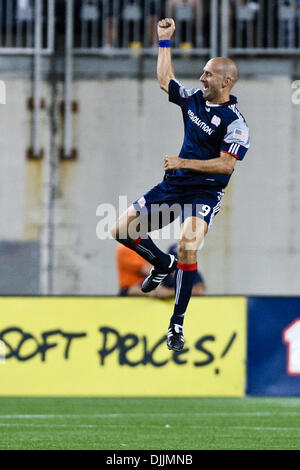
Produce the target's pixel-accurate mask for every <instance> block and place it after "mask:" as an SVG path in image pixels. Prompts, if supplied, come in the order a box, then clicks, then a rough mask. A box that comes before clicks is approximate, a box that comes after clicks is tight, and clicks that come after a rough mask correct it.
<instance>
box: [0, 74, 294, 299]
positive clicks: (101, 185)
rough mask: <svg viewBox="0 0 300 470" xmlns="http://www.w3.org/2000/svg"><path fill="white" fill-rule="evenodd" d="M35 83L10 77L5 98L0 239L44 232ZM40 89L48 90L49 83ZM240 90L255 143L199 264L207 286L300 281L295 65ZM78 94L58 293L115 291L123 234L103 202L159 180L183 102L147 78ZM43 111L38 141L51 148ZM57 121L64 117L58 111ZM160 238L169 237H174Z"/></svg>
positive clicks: (177, 139)
mask: <svg viewBox="0 0 300 470" xmlns="http://www.w3.org/2000/svg"><path fill="white" fill-rule="evenodd" d="M2 79H3V77H2ZM181 81H182V82H183V83H184V84H186V85H187V86H197V83H198V82H197V80H190V79H188V80H184V79H183V78H182V79H181ZM29 83H30V82H29V81H27V80H25V79H22V78H18V79H14V81H13V83H12V84H11V85H10V86H11V91H10V89H8V100H7V104H6V105H3V106H1V108H0V112H1V117H2V119H1V122H2V129H3V130H4V132H3V133H2V136H1V138H0V144H1V148H2V156H1V160H0V194H1V197H0V208H1V230H0V239H1V240H22V239H29V240H37V239H38V238H39V233H40V224H41V210H42V209H41V204H40V201H41V173H42V165H43V163H41V162H28V161H26V159H25V148H26V146H27V145H28V142H29V141H30V130H31V124H30V116H29V115H28V112H27V111H26V107H25V103H26V99H27V97H28V96H29V95H30V85H29ZM43 92H44V95H45V97H46V98H47V99H48V102H49V97H50V88H49V86H48V85H47V84H44V88H43ZM235 93H236V94H237V95H238V97H239V107H240V110H241V111H242V112H243V114H244V115H245V116H246V118H247V121H248V124H249V126H250V130H251V143H252V146H251V150H250V151H249V152H248V154H247V156H246V157H245V160H244V161H243V162H237V165H236V171H235V174H234V175H233V177H232V180H231V183H230V185H229V187H228V189H227V191H226V195H225V197H224V200H223V201H224V202H223V208H222V210H221V212H220V214H219V215H218V216H217V217H216V219H215V221H214V224H213V226H212V228H211V230H210V233H209V235H208V237H207V239H206V241H205V244H204V248H203V249H202V251H201V252H200V253H199V262H200V267H201V270H202V272H203V274H204V277H205V279H206V283H207V287H208V293H209V294H270V295H272V294H274V295H276V294H287V295H295V294H298V293H299V286H300V273H299V268H298V266H299V261H300V248H299V240H300V187H299V185H298V178H299V174H300V162H299V150H300V148H299V147H300V143H299V138H298V136H297V130H298V126H299V122H300V106H297V105H293V104H292V102H291V93H292V90H291V79H290V77H288V76H281V77H266V76H264V77H262V78H255V79H254V78H251V79H250V78H249V79H248V80H247V79H242V80H240V82H239V83H238V85H237V86H236V89H235ZM10 94H11V96H12V95H13V96H12V98H11V99H10ZM59 94H60V96H62V88H61V87H59ZM73 98H74V99H75V100H76V101H77V102H78V105H79V113H77V114H76V115H74V120H73V132H74V146H75V147H76V148H77V149H78V155H79V157H78V160H77V161H68V162H61V163H60V164H59V169H58V175H57V176H58V182H59V191H58V192H57V195H56V196H57V197H56V201H55V237H54V240H55V250H54V254H55V256H54V276H53V281H54V283H53V293H54V294H96V295H99V294H115V293H116V292H117V276H116V269H115V259H114V255H115V248H116V243H115V242H114V241H113V240H109V239H108V240H103V241H100V240H99V239H97V237H96V225H97V223H98V222H99V220H100V219H99V217H96V209H97V207H98V205H99V204H102V203H109V204H112V205H114V206H115V207H116V208H118V204H119V196H120V195H124V196H126V197H127V200H128V203H131V202H132V201H133V200H135V199H136V198H137V197H139V196H141V195H142V194H143V193H144V192H146V191H147V190H148V189H150V188H151V187H152V186H153V185H155V184H157V183H158V182H159V181H161V179H162V177H163V169H162V168H163V157H164V155H165V154H167V153H168V154H173V155H176V154H178V152H179V150H180V147H181V143H182V138H183V126H182V121H181V111H180V109H179V108H178V107H176V106H175V105H173V104H170V103H168V97H167V95H166V94H165V93H164V92H162V91H161V90H160V89H159V87H158V85H157V83H156V81H155V80H150V79H147V80H144V81H142V80H140V81H138V80H134V79H115V80H108V79H107V80H105V79H89V80H78V81H76V82H75V83H74V89H73ZM47 113H48V111H47V110H45V111H44V114H43V122H42V143H43V146H44V147H45V149H46V151H49V141H50V137H49V117H48V114H47ZM57 122H58V124H59V126H60V125H61V122H60V118H59V113H58V111H57ZM59 139H60V136H58V139H57V146H59V145H60V141H59ZM158 243H159V245H160V246H161V247H162V248H167V246H168V245H169V244H170V243H171V242H170V241H168V240H160V241H159V242H158Z"/></svg>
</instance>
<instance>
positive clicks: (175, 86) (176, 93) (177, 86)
mask: <svg viewBox="0 0 300 470" xmlns="http://www.w3.org/2000/svg"><path fill="white" fill-rule="evenodd" d="M197 91H199V88H185V87H184V86H183V85H182V83H180V82H179V81H178V80H175V78H173V79H172V80H170V83H169V101H170V102H171V103H175V104H178V106H180V107H181V108H182V107H183V106H184V105H185V104H186V102H187V100H188V99H189V98H190V97H191V96H192V95H194V94H195V93H197Z"/></svg>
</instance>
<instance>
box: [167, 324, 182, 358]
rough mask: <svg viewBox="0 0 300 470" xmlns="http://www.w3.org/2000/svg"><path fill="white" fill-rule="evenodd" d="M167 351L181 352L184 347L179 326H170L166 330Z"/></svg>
mask: <svg viewBox="0 0 300 470" xmlns="http://www.w3.org/2000/svg"><path fill="white" fill-rule="evenodd" d="M167 346H168V349H172V350H173V351H181V350H182V349H183V346H184V328H183V326H181V325H173V324H171V325H170V326H169V329H168V338H167Z"/></svg>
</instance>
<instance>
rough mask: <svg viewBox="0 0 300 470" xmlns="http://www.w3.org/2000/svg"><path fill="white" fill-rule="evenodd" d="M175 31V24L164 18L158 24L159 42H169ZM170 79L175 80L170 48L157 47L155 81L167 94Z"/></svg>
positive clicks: (171, 20) (170, 19)
mask: <svg viewBox="0 0 300 470" xmlns="http://www.w3.org/2000/svg"><path fill="white" fill-rule="evenodd" d="M174 31H175V22H174V20H173V19H172V18H165V19H163V20H161V21H159V22H158V25H157V34H158V39H159V40H160V41H168V40H171V37H172V36H173V33H174ZM172 78H175V75H174V70H173V65H172V57H171V48H170V47H159V48H158V58H157V79H158V82H159V86H160V88H162V90H164V91H165V92H167V93H168V92H169V83H170V80H172Z"/></svg>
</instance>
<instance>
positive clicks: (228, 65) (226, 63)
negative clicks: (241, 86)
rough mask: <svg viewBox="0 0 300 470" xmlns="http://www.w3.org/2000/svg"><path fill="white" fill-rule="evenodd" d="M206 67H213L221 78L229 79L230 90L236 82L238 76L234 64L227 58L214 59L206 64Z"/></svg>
mask: <svg viewBox="0 0 300 470" xmlns="http://www.w3.org/2000/svg"><path fill="white" fill-rule="evenodd" d="M207 65H210V66H211V67H213V68H214V69H215V70H216V71H218V72H219V73H220V74H222V75H223V78H230V80H231V88H232V87H233V85H234V84H235V83H236V82H237V81H238V79H239V74H238V68H237V65H236V63H235V62H234V61H233V60H231V59H228V58H227V57H215V58H213V59H210V60H209V61H208V62H207Z"/></svg>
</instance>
